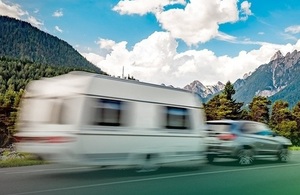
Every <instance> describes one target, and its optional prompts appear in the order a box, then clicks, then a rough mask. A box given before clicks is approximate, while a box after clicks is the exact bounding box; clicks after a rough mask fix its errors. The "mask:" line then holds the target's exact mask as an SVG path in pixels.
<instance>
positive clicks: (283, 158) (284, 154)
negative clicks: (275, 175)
mask: <svg viewBox="0 0 300 195" xmlns="http://www.w3.org/2000/svg"><path fill="white" fill-rule="evenodd" d="M288 158H289V152H288V149H286V148H281V149H280V150H279V152H278V161H279V162H287V161H288Z"/></svg>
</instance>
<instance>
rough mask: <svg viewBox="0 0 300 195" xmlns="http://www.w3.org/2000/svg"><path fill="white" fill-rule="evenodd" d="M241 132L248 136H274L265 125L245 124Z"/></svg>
mask: <svg viewBox="0 0 300 195" xmlns="http://www.w3.org/2000/svg"><path fill="white" fill-rule="evenodd" d="M241 131H242V132H243V133H247V134H257V135H272V134H273V132H272V131H271V130H270V129H269V127H268V126H267V125H265V124H263V123H245V124H244V125H243V126H242V128H241Z"/></svg>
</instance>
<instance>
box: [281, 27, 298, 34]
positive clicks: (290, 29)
mask: <svg viewBox="0 0 300 195" xmlns="http://www.w3.org/2000/svg"><path fill="white" fill-rule="evenodd" d="M284 32H286V33H292V34H298V33H300V25H294V26H289V27H287V28H286V29H285V30H284Z"/></svg>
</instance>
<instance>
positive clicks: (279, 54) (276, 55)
mask: <svg viewBox="0 0 300 195" xmlns="http://www.w3.org/2000/svg"><path fill="white" fill-rule="evenodd" d="M282 57H283V55H282V53H281V51H280V50H278V51H277V52H276V53H275V54H274V55H273V57H272V58H271V60H270V61H273V60H277V59H280V58H282Z"/></svg>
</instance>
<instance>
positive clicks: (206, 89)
mask: <svg viewBox="0 0 300 195" xmlns="http://www.w3.org/2000/svg"><path fill="white" fill-rule="evenodd" d="M299 74H300V51H297V50H295V51H293V52H291V53H287V54H286V55H285V56H284V55H282V53H281V52H280V51H277V52H276V53H275V54H274V55H273V57H272V58H271V60H270V62H269V63H267V64H262V65H260V66H259V67H258V68H257V69H256V70H255V71H254V72H252V73H251V72H250V73H247V74H245V75H244V77H243V78H242V79H238V80H236V81H235V82H234V83H233V86H234V89H235V91H236V93H235V94H234V96H233V98H234V99H236V101H238V102H244V104H245V105H247V104H249V103H250V102H251V101H252V99H253V97H255V96H265V97H268V99H270V100H271V102H272V103H274V102H275V101H277V100H284V101H287V102H288V103H289V105H290V107H293V106H294V105H296V104H297V103H298V102H299V100H300V85H299V83H300V77H299ZM184 88H185V89H188V90H191V91H194V92H196V93H198V94H199V95H200V96H201V98H202V99H203V101H204V102H206V101H208V100H209V99H210V98H211V97H213V96H214V95H216V94H218V93H220V91H222V90H223V89H224V84H222V83H221V82H218V83H217V84H216V85H214V86H204V85H203V84H202V83H201V82H199V81H194V82H192V83H191V84H189V85H187V86H185V87H184ZM212 88H213V89H214V90H211V89H212Z"/></svg>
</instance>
